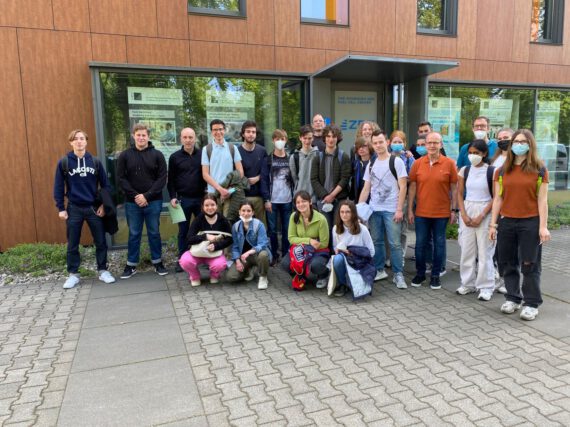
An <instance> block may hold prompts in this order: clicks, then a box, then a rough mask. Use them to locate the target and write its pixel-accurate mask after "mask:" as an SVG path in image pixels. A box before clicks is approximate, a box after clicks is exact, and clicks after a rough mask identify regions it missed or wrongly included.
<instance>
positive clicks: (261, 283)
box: [257, 276, 267, 289]
mask: <svg viewBox="0 0 570 427" xmlns="http://www.w3.org/2000/svg"><path fill="white" fill-rule="evenodd" d="M257 289H267V277H263V276H260V277H259V282H258V283H257Z"/></svg>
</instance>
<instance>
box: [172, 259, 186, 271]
mask: <svg viewBox="0 0 570 427" xmlns="http://www.w3.org/2000/svg"><path fill="white" fill-rule="evenodd" d="M174 271H175V272H177V273H182V272H183V271H184V270H183V269H182V267H180V263H179V262H178V261H177V262H176V265H175V266H174Z"/></svg>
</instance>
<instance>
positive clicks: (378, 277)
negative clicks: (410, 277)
mask: <svg viewBox="0 0 570 427" xmlns="http://www.w3.org/2000/svg"><path fill="white" fill-rule="evenodd" d="M386 277H388V273H386V272H385V271H384V270H378V271H377V272H376V276H375V277H374V281H375V282H377V281H378V280H382V279H385V278H386Z"/></svg>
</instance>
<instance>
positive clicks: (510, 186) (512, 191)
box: [495, 165, 548, 218]
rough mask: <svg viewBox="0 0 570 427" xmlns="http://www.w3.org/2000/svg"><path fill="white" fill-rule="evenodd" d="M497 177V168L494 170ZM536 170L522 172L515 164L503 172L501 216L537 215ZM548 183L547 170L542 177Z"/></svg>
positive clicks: (523, 216) (522, 216)
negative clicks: (507, 171) (506, 171)
mask: <svg viewBox="0 0 570 427" xmlns="http://www.w3.org/2000/svg"><path fill="white" fill-rule="evenodd" d="M498 179H499V169H497V170H496V171H495V181H498ZM537 180H538V172H531V173H526V172H523V170H522V169H521V167H520V166H519V165H515V167H514V168H513V170H512V171H511V172H509V173H504V174H503V204H502V206H501V212H500V214H501V216H506V217H508V218H532V217H535V216H538V196H537V194H536V181H537ZM542 182H543V183H544V184H548V171H546V173H545V174H544V177H543V178H542Z"/></svg>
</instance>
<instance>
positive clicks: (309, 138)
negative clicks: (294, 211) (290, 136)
mask: <svg viewBox="0 0 570 427" xmlns="http://www.w3.org/2000/svg"><path fill="white" fill-rule="evenodd" d="M299 139H300V140H301V149H299V150H297V151H295V152H294V153H293V154H292V155H291V157H290V158H289V167H290V169H291V176H292V177H293V184H294V189H293V194H295V193H297V192H298V191H301V190H304V191H306V192H307V193H309V194H310V195H311V198H312V200H313V203H315V202H316V199H315V196H314V193H313V186H312V185H311V165H312V163H313V159H314V158H315V157H318V155H319V154H318V153H319V149H318V148H317V147H313V145H312V144H313V128H311V126H309V125H305V126H302V127H301V129H300V130H299Z"/></svg>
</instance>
